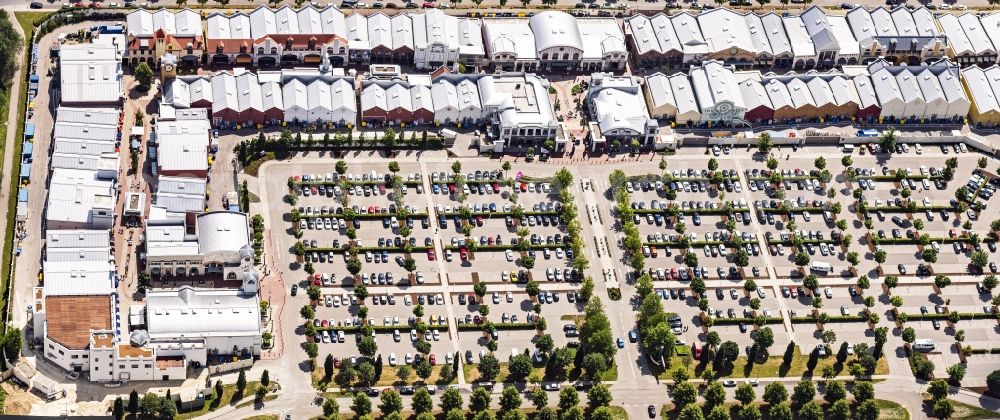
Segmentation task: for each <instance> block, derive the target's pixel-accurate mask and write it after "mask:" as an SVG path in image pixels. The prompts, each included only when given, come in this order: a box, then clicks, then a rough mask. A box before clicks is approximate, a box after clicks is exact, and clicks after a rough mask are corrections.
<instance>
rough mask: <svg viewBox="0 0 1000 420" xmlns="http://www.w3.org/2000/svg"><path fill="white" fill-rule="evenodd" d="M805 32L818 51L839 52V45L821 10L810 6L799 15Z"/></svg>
mask: <svg viewBox="0 0 1000 420" xmlns="http://www.w3.org/2000/svg"><path fill="white" fill-rule="evenodd" d="M801 19H802V23H803V24H805V27H806V32H808V33H809V36H810V37H811V38H812V42H813V45H815V47H816V49H817V50H819V51H838V52H839V51H840V44H839V43H838V42H837V36H836V35H835V34H834V31H833V27H832V26H831V25H830V21H829V19H827V16H826V13H825V12H823V8H821V7H819V6H812V7H810V8H809V9H807V10H806V11H805V12H802V15H801Z"/></svg>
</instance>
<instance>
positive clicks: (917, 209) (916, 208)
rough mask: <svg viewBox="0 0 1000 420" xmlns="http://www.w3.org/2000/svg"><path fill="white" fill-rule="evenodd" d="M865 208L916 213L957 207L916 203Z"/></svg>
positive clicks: (887, 211)
mask: <svg viewBox="0 0 1000 420" xmlns="http://www.w3.org/2000/svg"><path fill="white" fill-rule="evenodd" d="M911 202H912V201H911ZM865 210H867V211H868V212H869V213H871V212H875V211H881V212H883V213H917V212H921V211H927V210H930V211H936V212H939V211H942V210H944V211H956V210H957V209H955V208H954V207H952V206H946V205H925V204H917V205H915V206H913V207H908V206H866V207H865Z"/></svg>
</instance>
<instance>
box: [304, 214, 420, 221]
mask: <svg viewBox="0 0 1000 420" xmlns="http://www.w3.org/2000/svg"><path fill="white" fill-rule="evenodd" d="M393 216H396V218H397V219H398V218H399V216H398V213H375V214H372V213H366V214H355V215H354V218H355V219H369V220H375V219H383V218H388V217H393ZM406 217H408V218H411V219H426V218H427V217H428V214H427V213H410V214H408V215H407V216H406ZM299 218H300V219H325V218H332V219H343V218H344V215H343V214H325V215H320V216H306V215H300V216H299Z"/></svg>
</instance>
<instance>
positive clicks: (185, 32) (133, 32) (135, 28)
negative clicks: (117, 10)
mask: <svg viewBox="0 0 1000 420" xmlns="http://www.w3.org/2000/svg"><path fill="white" fill-rule="evenodd" d="M125 23H126V25H127V32H126V33H127V34H128V35H129V36H136V37H151V36H153V33H154V32H156V31H157V30H158V29H162V30H164V31H165V32H166V33H167V34H170V35H175V36H190V37H194V36H201V15H200V14H198V12H195V11H193V10H191V9H181V10H178V11H176V12H174V11H171V10H167V9H160V10H157V11H155V12H151V11H149V10H147V9H136V10H134V11H132V12H131V13H129V14H128V15H127V16H126V17H125Z"/></svg>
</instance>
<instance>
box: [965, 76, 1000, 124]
mask: <svg viewBox="0 0 1000 420" xmlns="http://www.w3.org/2000/svg"><path fill="white" fill-rule="evenodd" d="M962 77H963V78H964V79H965V83H966V84H967V85H968V86H969V93H971V94H972V102H973V103H974V104H975V105H976V109H978V110H979V113H980V114H984V113H987V112H1000V100H998V96H997V95H998V93H997V92H998V91H1000V67H997V66H996V65H993V66H990V67H989V68H987V69H982V68H980V67H978V66H968V67H966V68H964V69H962Z"/></svg>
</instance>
